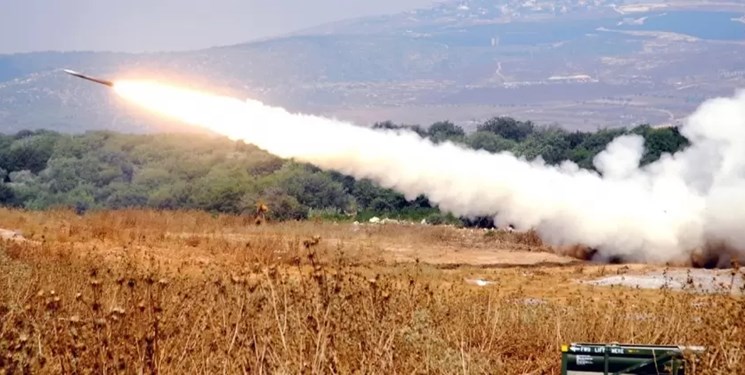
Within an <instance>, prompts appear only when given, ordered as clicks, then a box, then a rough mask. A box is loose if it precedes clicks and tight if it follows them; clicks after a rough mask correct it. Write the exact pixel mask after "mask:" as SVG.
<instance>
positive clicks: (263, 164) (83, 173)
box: [0, 117, 688, 225]
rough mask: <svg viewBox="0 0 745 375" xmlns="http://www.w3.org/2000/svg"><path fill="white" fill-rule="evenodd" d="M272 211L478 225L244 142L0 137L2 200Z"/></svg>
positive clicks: (481, 130) (576, 135)
mask: <svg viewBox="0 0 745 375" xmlns="http://www.w3.org/2000/svg"><path fill="white" fill-rule="evenodd" d="M373 128H375V129H405V130H410V131H414V132H416V133H417V134H419V135H420V136H422V137H423V138H427V139H429V140H431V141H432V142H435V143H442V142H445V141H450V142H453V143H457V144H460V145H462V146H464V147H467V148H471V149H476V150H486V151H489V152H501V151H508V152H511V153H513V154H515V155H516V156H522V157H525V158H527V159H534V158H536V157H538V156H540V157H542V158H543V160H544V161H545V162H546V163H547V164H557V163H560V162H562V161H564V160H571V161H574V162H575V163H577V164H578V165H579V166H580V167H582V168H587V169H594V166H593V164H592V160H593V158H594V157H595V155H597V154H598V153H599V152H600V151H602V150H603V149H604V148H605V146H606V145H607V144H608V143H609V142H610V141H611V140H612V139H614V138H615V137H618V136H620V135H623V134H639V135H641V136H643V137H644V139H645V147H646V151H645V154H644V156H643V158H642V164H647V163H650V162H652V161H654V160H656V159H658V158H659V157H660V155H662V154H663V153H670V152H675V151H678V150H680V149H682V148H684V147H686V146H687V145H688V140H687V139H685V137H683V136H682V135H681V134H680V133H679V132H678V129H677V128H652V127H650V126H648V125H640V126H637V127H634V128H632V129H621V128H614V129H603V130H599V131H595V132H581V131H567V130H563V129H561V128H558V127H538V126H535V125H534V124H533V123H532V122H530V121H525V122H524V121H519V120H515V119H513V118H510V117H495V118H492V119H490V120H488V121H486V122H484V123H482V124H479V125H478V126H477V128H476V130H475V131H474V132H471V133H467V132H466V131H464V129H463V128H462V127H460V126H458V125H455V124H453V123H452V122H449V121H442V122H436V123H434V124H432V125H430V126H429V127H427V128H423V127H421V126H417V125H403V124H395V123H393V122H390V121H387V122H380V123H376V124H374V125H373ZM259 204H266V205H267V206H268V207H269V212H268V213H267V217H268V218H269V219H272V220H303V219H308V218H313V217H321V218H330V219H350V220H367V219H368V218H370V217H372V216H381V217H389V218H397V219H407V220H417V221H418V220H421V219H427V220H428V221H429V222H432V223H441V222H452V223H462V224H466V225H481V224H483V222H484V220H483V218H470V219H469V218H456V217H453V216H452V215H450V214H446V213H443V212H440V210H439V209H438V208H437V207H436V206H435V205H433V204H432V203H431V202H429V200H428V199H427V198H426V197H425V196H419V197H417V198H416V199H414V200H411V201H409V200H407V199H406V198H405V197H404V196H403V195H402V194H399V193H397V192H395V191H393V190H391V189H386V188H382V187H380V186H379V185H377V184H375V183H373V182H372V181H370V180H367V179H360V180H357V179H354V178H352V177H350V176H345V175H342V174H340V173H336V172H331V171H323V170H321V169H319V168H317V167H315V166H313V165H309V164H304V163H297V162H294V161H291V160H285V159H280V158H278V157H275V156H273V155H271V154H269V153H267V152H265V151H263V150H261V149H259V148H257V147H255V146H253V145H250V144H246V143H244V142H241V141H231V140H229V139H227V138H225V137H220V136H208V137H205V136H204V135H197V134H188V133H184V134H147V135H132V134H121V133H115V132H110V131H94V132H87V133H84V134H75V135H73V134H62V133H58V132H54V131H49V130H36V131H30V130H23V131H20V132H18V133H16V134H0V205H4V206H13V207H22V208H25V209H31V210H42V209H48V208H52V207H69V208H74V209H76V210H77V211H79V212H85V211H87V210H91V209H119V208H131V207H150V208H156V209H165V210H176V209H199V210H206V211H212V212H220V213H232V214H247V213H252V212H254V210H255V209H256V207H257V205H259Z"/></svg>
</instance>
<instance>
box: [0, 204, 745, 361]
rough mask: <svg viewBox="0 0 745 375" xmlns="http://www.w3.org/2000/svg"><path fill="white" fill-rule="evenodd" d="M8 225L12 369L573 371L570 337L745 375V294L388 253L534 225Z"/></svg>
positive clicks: (491, 238) (465, 244)
mask: <svg viewBox="0 0 745 375" xmlns="http://www.w3.org/2000/svg"><path fill="white" fill-rule="evenodd" d="M0 228H8V229H18V230H21V231H22V232H23V235H24V236H25V237H26V238H27V239H28V240H29V241H25V242H21V241H5V242H3V244H2V245H0V246H1V249H0V250H1V251H0V275H1V276H0V280H1V282H2V284H0V316H1V317H2V326H1V327H0V337H2V341H0V346H1V347H0V353H2V357H0V358H1V359H0V367H2V368H4V369H5V370H6V372H8V373H15V372H28V373H97V374H98V373H127V374H128V373H162V374H170V373H177V374H182V373H252V374H253V373H256V374H261V373H292V374H295V373H443V374H445V373H447V374H452V373H491V374H495V373H498V374H526V373H533V374H558V373H559V368H560V358H561V357H560V352H559V348H560V345H561V344H562V343H566V342H571V341H585V342H627V343H648V344H689V345H703V346H706V347H707V351H706V353H705V354H704V355H702V356H701V357H699V358H698V362H697V371H696V373H702V374H706V373H718V374H719V373H721V374H725V373H726V374H733V373H745V370H744V369H743V368H744V366H743V365H742V364H741V363H744V362H745V355H744V350H745V302H744V301H743V300H742V299H741V298H739V297H735V296H731V295H727V294H723V295H699V294H694V293H682V292H674V291H669V290H633V289H624V288H600V287H591V286H587V285H581V284H578V283H576V282H574V281H573V280H574V279H586V278H590V277H596V276H600V275H603V274H608V273H616V272H623V270H624V269H625V268H623V267H622V266H606V267H603V266H591V265H569V266H549V265H537V266H534V267H530V268H523V267H517V268H514V267H513V268H485V267H483V266H480V267H475V266H460V267H442V266H440V265H437V264H425V263H422V262H415V261H408V262H395V259H396V258H395V257H392V256H390V255H391V253H390V251H389V249H390V248H397V247H403V246H409V247H413V248H415V249H419V250H421V251H422V252H426V251H427V249H428V248H431V247H440V248H442V249H455V250H453V251H456V250H457V251H461V252H467V251H469V249H476V250H479V251H487V250H489V249H491V251H495V254H496V252H497V251H502V252H517V253H516V254H525V252H524V250H530V249H532V250H534V251H545V250H546V249H545V248H544V247H542V246H541V245H540V243H535V238H533V237H532V235H529V234H528V235H525V234H523V235H521V234H514V233H492V234H485V233H484V232H481V231H468V230H456V229H453V228H447V227H422V226H403V225H394V226H353V225H347V224H344V225H342V224H339V225H335V224H329V223H310V222H303V223H285V224H269V225H262V226H259V227H257V226H254V225H252V223H251V222H250V221H246V220H245V219H243V218H240V217H232V216H216V217H213V216H211V215H209V214H205V213H200V212H179V213H168V212H155V211H116V212H102V213H93V214H89V215H85V216H82V217H79V216H76V215H74V214H73V213H71V212H67V211H54V212H22V211H13V210H0ZM443 246H445V247H443ZM495 249H496V250H495ZM500 249H501V250H500ZM637 267H642V266H637ZM642 268H643V267H642ZM737 277H742V275H737ZM466 278H485V279H489V280H493V281H495V283H494V284H493V285H488V286H486V287H478V286H474V285H469V284H467V283H465V282H464V279H466Z"/></svg>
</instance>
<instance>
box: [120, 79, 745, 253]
mask: <svg viewBox="0 0 745 375" xmlns="http://www.w3.org/2000/svg"><path fill="white" fill-rule="evenodd" d="M115 90H116V91H117V92H118V93H119V94H120V95H121V96H123V97H124V98H126V99H128V100H129V101H131V102H134V103H136V104H138V105H140V106H142V107H144V108H146V109H149V110H151V111H154V112H156V113H160V114H161V115H165V116H169V117H172V118H175V119H178V120H181V121H183V122H185V123H189V124H192V125H197V126H203V127H207V128H209V129H211V130H213V131H215V132H217V133H220V134H224V135H226V136H228V137H230V138H231V139H234V140H238V139H240V140H243V141H245V142H247V143H253V144H255V145H257V146H258V147H260V148H263V149H265V150H267V151H268V152H270V153H273V154H275V155H277V156H280V157H283V158H293V159H295V160H297V161H302V162H308V163H312V164H314V165H316V166H318V167H320V168H324V169H329V170H335V171H338V172H341V173H345V174H348V175H351V176H354V177H356V178H369V179H371V180H373V181H375V182H377V183H379V184H380V185H381V186H384V187H388V188H392V189H395V190H397V191H399V192H401V193H403V194H404V195H405V196H406V197H407V198H409V199H413V198H414V197H416V196H417V195H419V194H424V195H426V196H427V197H428V198H429V199H430V201H432V202H433V203H435V204H437V205H439V207H440V208H441V209H442V210H444V211H449V212H452V213H454V214H456V215H463V216H486V215H494V216H495V219H496V222H497V223H498V224H501V225H506V224H508V223H509V224H512V225H514V226H515V228H516V229H518V230H529V229H534V230H535V231H536V232H537V233H538V234H539V236H540V237H541V238H542V239H543V241H544V242H546V243H547V244H549V245H553V246H557V247H566V248H572V247H573V246H574V248H576V246H577V245H581V246H586V247H589V248H592V249H594V254H595V255H596V257H598V258H599V259H601V260H602V259H605V260H608V259H612V258H616V259H617V258H620V259H623V260H626V261H640V262H655V263H663V262H670V263H688V262H690V261H691V259H692V258H693V260H694V262H695V263H698V264H704V263H711V262H712V261H713V262H714V263H716V262H717V261H719V262H726V261H727V259H728V257H730V256H733V255H735V256H736V255H740V256H742V255H745V230H743V229H745V228H743V227H742V225H743V223H745V91H739V92H737V93H736V94H735V95H734V96H733V97H729V98H717V99H712V100H709V101H707V102H705V103H703V104H702V105H701V106H700V107H699V108H698V109H697V110H696V111H695V113H693V114H692V115H691V116H690V117H689V118H688V119H687V121H686V123H685V125H684V126H683V127H682V128H681V133H682V134H683V135H684V136H685V137H686V138H688V140H689V141H690V142H691V146H689V147H688V148H686V149H685V150H683V151H680V152H678V153H676V154H674V155H669V154H666V155H663V156H662V158H661V159H660V160H658V161H657V162H655V163H652V164H649V165H647V166H645V167H643V168H642V167H640V166H639V161H640V160H641V158H642V154H643V151H644V140H643V138H641V137H640V136H637V135H627V136H621V137H619V138H617V139H615V140H613V141H612V142H611V143H610V144H609V145H608V146H607V148H606V149H605V150H604V151H603V152H602V153H600V154H599V155H598V156H597V157H596V159H595V161H594V162H595V166H596V167H597V169H598V170H599V171H600V173H596V172H592V171H588V170H584V169H580V168H579V167H578V166H577V165H576V164H574V163H572V162H569V161H567V162H564V163H562V164H561V165H558V166H549V165H546V164H544V163H543V162H542V161H541V160H540V159H538V160H532V161H531V160H525V159H521V158H517V157H515V156H514V155H512V154H510V153H507V152H503V153H497V154H491V153H488V152H485V151H474V150H470V149H466V148H463V147H459V146H457V145H454V144H451V143H443V144H439V145H437V144H433V143H431V142H430V141H428V140H425V139H422V138H420V137H419V136H418V135H416V134H414V133H412V132H407V131H394V130H388V131H380V130H372V129H369V128H364V127H359V126H354V125H352V124H349V123H345V122H342V121H337V120H333V119H328V118H323V117H318V116H309V115H303V114H293V113H289V112H287V111H286V110H284V109H282V108H277V107H271V106H267V105H264V104H262V103H260V102H258V101H254V100H247V101H242V100H238V99H235V98H229V97H221V96H215V95H211V94H208V93H201V92H197V91H189V90H184V89H179V88H176V87H170V86H167V85H162V84H159V83H154V82H145V81H123V82H117V83H116V85H115Z"/></svg>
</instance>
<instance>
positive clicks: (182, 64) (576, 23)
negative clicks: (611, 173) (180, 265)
mask: <svg viewBox="0 0 745 375" xmlns="http://www.w3.org/2000/svg"><path fill="white" fill-rule="evenodd" d="M657 2H658V3H657V4H655V3H652V2H646V3H644V4H640V3H638V2H635V1H630V0H626V1H623V0H616V1H606V0H596V1H593V2H585V1H578V0H560V1H554V0H551V1H549V0H531V1H512V0H508V1H501V2H499V3H496V2H494V1H486V0H469V1H466V0H464V1H447V2H444V3H441V4H439V5H437V6H434V7H432V8H428V9H421V10H416V11H411V12H406V13H401V14H397V15H390V16H377V17H370V18H362V19H355V20H348V21H344V22H338V23H333V24H328V25H322V26H319V27H316V28H312V29H308V30H303V31H300V32H297V33H292V34H289V35H285V36H281V37H277V38H271V39H267V40H263V41H259V42H253V43H246V44H239V45H232V46H224V47H216V48H210V49H205V50H199V51H190V52H174V53H151V54H121V53H104V52H101V53H93V52H67V53H61V52H44V53H30V54H19V55H4V56H0V132H13V131H17V130H19V129H23V128H31V129H36V128H51V129H55V130H59V131H64V132H80V131H84V130H90V129H111V130H117V131H132V132H148V131H153V130H163V129H175V128H177V127H178V126H179V125H178V124H164V123H162V122H161V121H159V120H158V119H155V118H153V117H146V116H143V115H141V114H139V113H138V112H137V111H136V110H135V109H134V108H132V107H129V106H126V105H125V104H124V103H122V102H120V101H119V100H118V99H117V98H116V97H114V96H113V95H111V94H110V93H109V92H107V91H106V90H101V89H99V88H97V87H93V86H91V85H89V84H86V83H85V82H83V81H79V80H75V79H72V78H71V77H68V76H66V75H64V74H62V73H61V69H62V68H72V69H75V70H80V71H84V72H86V73H90V74H94V75H102V76H115V77H121V76H138V77H155V78H161V79H168V80H176V81H179V82H189V83H190V84H194V85H197V86H199V87H204V88H208V89H211V90H217V91H220V92H223V93H229V94H232V95H236V96H238V97H252V98H257V99H260V100H263V101H265V102H267V103H269V104H272V105H279V106H283V107H286V108H288V109H290V110H294V111H303V112H310V113H314V114H321V115H329V116H335V117H338V118H342V119H348V120H351V121H354V122H356V123H358V124H360V125H369V124H371V123H373V122H376V121H383V120H393V121H396V122H405V123H418V124H422V125H428V124H429V123H431V122H433V121H437V120H442V119H450V120H452V121H454V122H456V123H458V124H460V125H462V126H464V127H465V128H467V129H469V128H472V126H473V124H474V123H476V122H478V121H480V120H483V119H485V118H488V117H491V116H495V115H509V116H513V117H516V118H521V119H530V120H533V121H536V122H538V123H558V124H560V125H561V126H564V127H566V128H572V129H583V130H591V129H596V128H601V127H618V126H633V125H636V124H640V123H651V124H655V125H666V124H677V123H678V122H679V121H680V119H681V118H682V117H684V116H686V115H687V114H688V113H689V112H690V111H692V110H693V109H694V108H695V106H696V105H697V104H699V103H700V102H701V101H703V100H705V99H706V98H709V97H711V96H718V95H729V94H731V93H732V92H733V90H734V89H736V88H738V87H745V55H743V54H742V53H740V51H742V48H743V44H745V23H743V21H742V20H743V18H742V17H743V14H744V12H745V6H744V5H743V4H739V3H736V2H732V4H726V3H724V2H718V3H716V4H714V3H712V4H711V5H709V4H707V2H701V1H696V2H693V1H690V2H687V1H684V0H678V1H674V2H673V1H663V0H657Z"/></svg>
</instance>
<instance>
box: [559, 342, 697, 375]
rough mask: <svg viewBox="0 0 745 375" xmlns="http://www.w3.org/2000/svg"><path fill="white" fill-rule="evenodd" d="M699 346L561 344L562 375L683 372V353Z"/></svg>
mask: <svg viewBox="0 0 745 375" xmlns="http://www.w3.org/2000/svg"><path fill="white" fill-rule="evenodd" d="M703 350H704V348H702V347H699V346H693V347H691V346H673V345H669V346H666V345H633V344H617V343H613V344H591V343H572V344H568V345H562V346H561V352H562V355H561V373H562V374H563V375H591V374H671V375H672V374H675V375H683V374H685V369H686V368H685V365H686V363H685V358H684V357H685V354H686V353H687V352H693V353H700V352H703Z"/></svg>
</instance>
